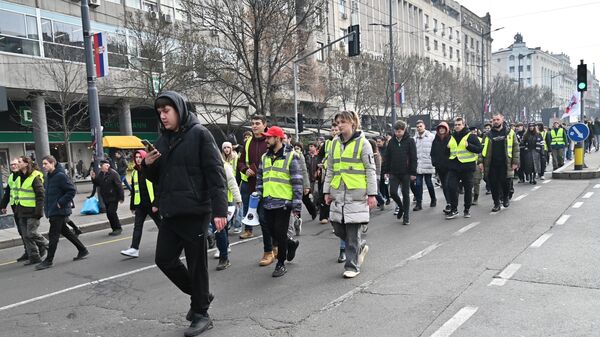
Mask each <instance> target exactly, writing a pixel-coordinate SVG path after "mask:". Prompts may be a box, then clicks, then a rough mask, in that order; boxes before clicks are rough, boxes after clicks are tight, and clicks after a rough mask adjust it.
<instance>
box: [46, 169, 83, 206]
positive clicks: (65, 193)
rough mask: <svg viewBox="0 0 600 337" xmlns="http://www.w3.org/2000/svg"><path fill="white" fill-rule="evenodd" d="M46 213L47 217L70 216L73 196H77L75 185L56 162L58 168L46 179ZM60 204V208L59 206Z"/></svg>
mask: <svg viewBox="0 0 600 337" xmlns="http://www.w3.org/2000/svg"><path fill="white" fill-rule="evenodd" d="M44 189H45V190H46V195H45V197H44V214H45V215H46V217H48V218H50V217H55V216H68V215H70V214H71V208H72V205H73V198H74V197H75V193H76V190H75V186H73V183H72V182H71V180H70V179H69V177H67V175H66V174H65V170H64V169H63V167H62V166H61V165H60V163H57V164H56V169H55V170H54V171H53V172H52V173H48V174H47V175H46V179H45V180H44ZM58 205H60V208H58Z"/></svg>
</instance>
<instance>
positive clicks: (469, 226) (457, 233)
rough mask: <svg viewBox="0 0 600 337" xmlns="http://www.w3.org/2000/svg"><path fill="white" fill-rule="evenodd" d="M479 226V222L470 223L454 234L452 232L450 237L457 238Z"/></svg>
mask: <svg viewBox="0 0 600 337" xmlns="http://www.w3.org/2000/svg"><path fill="white" fill-rule="evenodd" d="M479 224H480V222H479V221H477V222H473V223H470V224H468V225H466V226H465V227H463V228H461V229H459V230H457V231H456V232H454V233H453V234H452V235H454V236H459V235H462V234H463V233H464V232H466V231H468V230H469V229H471V228H473V227H475V226H477V225H479Z"/></svg>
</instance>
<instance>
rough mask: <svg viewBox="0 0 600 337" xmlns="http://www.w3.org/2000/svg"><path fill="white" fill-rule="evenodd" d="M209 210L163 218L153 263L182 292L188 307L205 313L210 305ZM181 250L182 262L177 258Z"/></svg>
mask: <svg viewBox="0 0 600 337" xmlns="http://www.w3.org/2000/svg"><path fill="white" fill-rule="evenodd" d="M209 224H210V214H209V213H207V214H204V215H199V216H189V217H187V216H185V217H183V216H182V217H173V218H164V219H163V220H162V224H161V226H160V227H159V229H158V238H157V240H156V256H155V258H154V260H155V262H156V265H157V266H158V268H160V270H161V271H162V272H163V273H164V274H165V275H166V276H167V277H168V278H169V280H171V282H173V284H175V286H177V288H179V289H180V290H181V291H183V292H184V293H186V294H188V295H190V297H191V305H190V306H191V308H192V310H193V311H194V312H196V313H205V312H206V311H208V308H209V306H210V299H209V296H210V292H209V284H208V261H207V257H206V254H207V252H206V250H207V242H206V235H207V231H208V226H209ZM183 250H185V258H186V264H187V268H186V266H184V265H183V263H182V262H181V260H180V259H179V258H180V256H181V252H182V251H183Z"/></svg>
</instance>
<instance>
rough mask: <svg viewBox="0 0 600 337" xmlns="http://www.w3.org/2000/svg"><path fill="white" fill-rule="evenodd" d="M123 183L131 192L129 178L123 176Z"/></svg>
mask: <svg viewBox="0 0 600 337" xmlns="http://www.w3.org/2000/svg"><path fill="white" fill-rule="evenodd" d="M121 182H122V183H124V184H125V187H127V189H128V190H129V192H131V191H132V188H131V185H129V182H128V181H127V176H126V175H124V176H121Z"/></svg>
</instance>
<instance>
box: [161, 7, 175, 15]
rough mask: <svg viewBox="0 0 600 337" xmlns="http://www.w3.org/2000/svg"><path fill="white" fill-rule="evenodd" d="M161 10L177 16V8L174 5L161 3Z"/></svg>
mask: <svg viewBox="0 0 600 337" xmlns="http://www.w3.org/2000/svg"><path fill="white" fill-rule="evenodd" d="M160 11H161V13H163V14H169V15H170V16H171V18H173V17H175V9H174V8H173V7H170V6H165V5H160Z"/></svg>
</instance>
